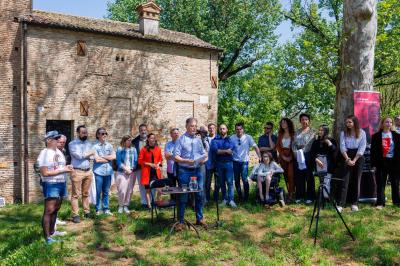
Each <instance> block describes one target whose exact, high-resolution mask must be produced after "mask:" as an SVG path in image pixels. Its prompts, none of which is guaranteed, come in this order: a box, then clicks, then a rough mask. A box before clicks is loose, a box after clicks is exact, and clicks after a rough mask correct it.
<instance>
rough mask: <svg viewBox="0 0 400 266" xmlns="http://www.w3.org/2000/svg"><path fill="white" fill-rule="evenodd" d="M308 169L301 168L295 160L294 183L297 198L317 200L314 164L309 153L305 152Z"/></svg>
mask: <svg viewBox="0 0 400 266" xmlns="http://www.w3.org/2000/svg"><path fill="white" fill-rule="evenodd" d="M304 157H305V161H306V169H303V170H300V169H299V165H298V163H297V161H295V162H294V163H295V171H294V184H295V187H296V199H307V200H315V179H314V175H313V173H312V169H313V166H312V164H311V162H310V155H309V153H304Z"/></svg>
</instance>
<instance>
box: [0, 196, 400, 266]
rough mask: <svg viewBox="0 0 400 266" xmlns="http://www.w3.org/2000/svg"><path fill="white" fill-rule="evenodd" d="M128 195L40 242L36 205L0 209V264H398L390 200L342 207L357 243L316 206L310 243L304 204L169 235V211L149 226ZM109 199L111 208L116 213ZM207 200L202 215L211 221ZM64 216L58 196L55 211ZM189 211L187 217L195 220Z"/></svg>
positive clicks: (399, 217)
mask: <svg viewBox="0 0 400 266" xmlns="http://www.w3.org/2000/svg"><path fill="white" fill-rule="evenodd" d="M137 202H139V200H138V198H135V199H134V200H133V204H132V205H131V208H132V209H134V210H135V211H134V212H133V213H131V214H130V215H115V216H114V217H99V218H96V219H94V220H83V222H82V223H80V224H78V225H76V224H73V223H71V222H69V223H68V224H67V225H66V226H64V227H62V228H61V229H62V230H66V231H68V236H66V237H64V238H63V242H61V243H59V244H56V245H53V246H46V245H45V244H44V240H43V237H42V232H41V226H40V220H41V214H42V208H43V206H42V205H41V204H29V205H11V206H7V207H5V208H2V209H0V265H64V264H67V265H346V264H351V265H396V264H399V263H400V223H399V221H400V209H399V208H396V207H393V206H392V205H391V203H390V202H389V203H388V206H387V207H385V208H384V209H383V210H381V211H379V210H376V209H375V208H373V207H371V206H369V205H364V204H363V205H360V207H361V210H360V212H358V213H350V212H349V211H348V209H346V210H345V211H344V213H343V214H344V218H345V220H346V222H347V223H348V225H349V226H350V228H351V230H352V232H353V234H354V235H355V237H356V241H354V242H353V241H352V240H351V239H350V237H349V236H348V235H347V234H346V230H345V228H344V227H343V225H342V223H341V221H340V220H339V218H338V217H337V216H336V214H335V212H334V209H333V208H332V207H331V206H329V205H327V206H326V208H325V209H324V210H322V211H321V219H320V223H319V230H318V241H317V245H316V246H314V242H313V236H314V228H315V227H313V228H312V232H308V226H309V221H310V215H311V213H312V207H311V206H304V205H288V206H286V207H284V208H280V207H279V206H273V207H272V208H266V207H260V206H254V205H252V204H244V205H240V206H239V208H238V209H236V210H232V209H230V208H223V209H222V211H221V212H222V216H221V220H222V221H223V225H222V227H220V228H217V229H209V230H207V231H205V230H202V229H200V237H201V238H200V239H198V238H197V237H196V235H195V234H194V232H193V231H184V232H181V233H176V234H174V235H173V236H172V237H171V238H170V240H169V241H165V238H166V237H167V235H168V231H169V228H170V227H169V226H170V224H171V220H170V218H171V217H172V211H169V210H164V211H162V215H161V216H160V219H159V220H157V221H156V222H155V223H154V225H152V224H151V222H150V213H149V212H148V211H145V210H140V208H139V205H138V203H137ZM116 205H117V204H116V201H115V198H113V199H112V201H111V210H112V211H113V212H116V208H117V206H116ZM215 211H216V209H215V207H214V206H212V205H211V206H207V207H206V208H205V212H204V214H205V218H206V220H207V221H208V222H209V223H210V224H211V223H213V222H214V221H215V218H216V214H215ZM70 214H71V211H70V206H69V203H67V202H65V203H64V204H63V207H62V209H61V212H60V214H59V216H60V217H61V218H62V219H68V218H69V216H70ZM194 217H195V216H194V213H193V211H192V210H189V209H188V211H187V218H188V220H191V221H193V220H194Z"/></svg>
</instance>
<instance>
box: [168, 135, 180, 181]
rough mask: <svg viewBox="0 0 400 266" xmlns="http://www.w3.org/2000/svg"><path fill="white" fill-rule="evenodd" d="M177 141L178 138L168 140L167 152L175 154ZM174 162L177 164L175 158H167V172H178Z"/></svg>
mask: <svg viewBox="0 0 400 266" xmlns="http://www.w3.org/2000/svg"><path fill="white" fill-rule="evenodd" d="M177 141H178V140H176V141H172V140H171V141H168V142H167V143H166V144H165V152H166V153H170V154H172V155H174V150H175V146H176V143H177ZM174 164H175V161H174V160H173V159H169V160H167V173H170V174H176V172H175V170H176V169H175V167H174Z"/></svg>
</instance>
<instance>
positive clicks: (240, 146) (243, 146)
mask: <svg viewBox="0 0 400 266" xmlns="http://www.w3.org/2000/svg"><path fill="white" fill-rule="evenodd" d="M231 141H232V143H233V154H232V155H233V160H234V161H236V162H248V161H249V159H250V157H249V151H250V148H251V147H255V146H257V144H256V143H255V142H254V140H253V138H252V137H251V136H250V135H247V134H243V136H242V137H241V138H238V136H237V135H236V134H235V135H232V136H231Z"/></svg>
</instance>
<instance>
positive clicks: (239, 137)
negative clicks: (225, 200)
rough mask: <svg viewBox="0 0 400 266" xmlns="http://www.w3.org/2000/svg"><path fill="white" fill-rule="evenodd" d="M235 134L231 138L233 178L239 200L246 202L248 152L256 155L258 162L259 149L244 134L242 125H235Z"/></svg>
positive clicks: (247, 195) (247, 196)
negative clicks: (241, 184)
mask: <svg viewBox="0 0 400 266" xmlns="http://www.w3.org/2000/svg"><path fill="white" fill-rule="evenodd" d="M235 131H236V134H235V135H232V136H231V140H232V142H233V147H234V148H233V154H232V155H233V175H234V177H235V187H236V191H237V193H238V196H239V200H243V201H245V202H246V201H248V199H249V181H248V180H247V175H248V170H249V152H250V149H251V148H254V150H255V151H256V153H257V156H258V159H259V160H260V158H261V154H260V149H259V148H258V146H257V144H256V143H255V142H254V140H253V138H252V137H251V136H250V135H247V134H245V133H244V124H243V123H237V124H236V125H235ZM240 179H242V182H243V190H244V197H243V195H242V188H241V186H240Z"/></svg>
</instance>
